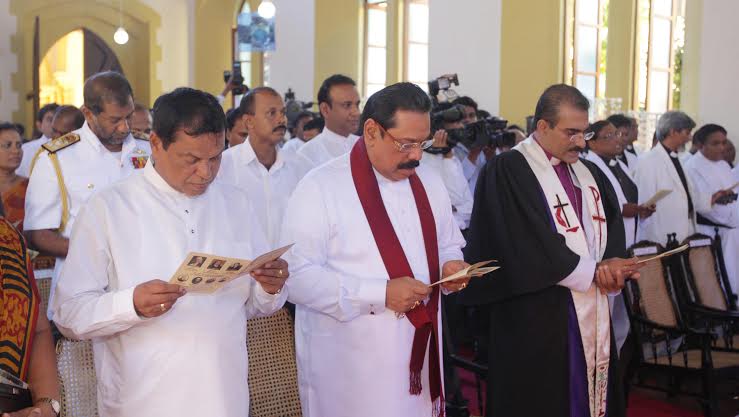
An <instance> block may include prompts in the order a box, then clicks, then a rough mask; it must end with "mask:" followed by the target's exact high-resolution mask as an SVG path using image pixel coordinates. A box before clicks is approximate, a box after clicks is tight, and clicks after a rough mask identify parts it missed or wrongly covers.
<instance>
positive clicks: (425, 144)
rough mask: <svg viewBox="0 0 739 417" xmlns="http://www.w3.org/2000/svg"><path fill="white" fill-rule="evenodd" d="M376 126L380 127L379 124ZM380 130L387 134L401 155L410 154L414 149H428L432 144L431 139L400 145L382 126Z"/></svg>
mask: <svg viewBox="0 0 739 417" xmlns="http://www.w3.org/2000/svg"><path fill="white" fill-rule="evenodd" d="M377 126H380V124H379V123H378V124H377ZM380 129H382V131H383V132H385V133H387V135H388V136H389V137H390V140H392V141H393V143H394V144H395V147H396V148H398V150H399V151H400V152H403V153H410V152H411V151H413V150H414V149H421V150H424V149H428V148H430V147H431V145H433V144H434V140H433V139H427V140H424V141H422V142H409V143H401V142H400V141H398V139H396V138H395V136H393V135H391V134H390V132H388V131H387V129H385V128H384V127H382V126H380Z"/></svg>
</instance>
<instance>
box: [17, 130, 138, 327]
mask: <svg viewBox="0 0 739 417" xmlns="http://www.w3.org/2000/svg"><path fill="white" fill-rule="evenodd" d="M69 135H78V136H79V139H80V140H79V142H76V143H73V144H71V145H69V146H67V147H64V148H63V149H60V150H58V151H56V153H55V154H56V158H57V160H58V161H59V162H58V165H59V167H60V171H61V175H62V181H63V183H64V185H65V189H66V196H65V197H66V206H65V204H64V202H63V200H62V190H60V187H59V177H58V176H57V171H56V169H55V168H54V162H52V160H51V158H50V157H49V153H48V152H46V151H44V152H41V154H39V156H38V159H37V160H36V163H35V165H34V168H33V172H32V173H31V177H30V179H29V181H28V191H27V192H26V206H25V208H26V218H25V220H24V222H23V227H24V229H25V230H45V229H55V230H56V229H59V230H60V233H61V235H62V236H64V237H66V238H69V237H70V235H71V233H72V227H73V225H74V223H75V220H76V218H77V214H78V213H79V211H80V209H81V208H82V206H83V205H84V204H85V202H86V201H87V200H88V199H89V198H90V196H92V195H93V194H94V193H96V192H98V191H100V190H101V189H104V188H105V187H107V186H109V185H110V184H112V183H114V182H116V181H118V180H120V179H123V178H127V177H128V176H130V175H131V174H133V173H134V172H136V171H137V170H140V169H141V167H143V166H144V164H145V163H146V161H147V159H148V158H149V155H150V154H151V146H149V142H147V141H145V140H139V139H136V138H134V137H133V136H132V135H130V134H129V135H128V136H127V137H126V139H124V141H123V147H122V150H121V152H110V151H109V150H108V149H107V148H105V146H103V144H102V143H101V142H100V139H98V137H97V136H96V135H95V133H93V131H92V130H91V129H90V127H89V126H88V125H87V122H85V124H83V125H82V127H81V128H80V129H78V130H75V131H74V132H72V133H70V134H69ZM65 137H67V136H63V137H62V138H58V139H57V140H60V139H63V138H65ZM50 143H54V141H52V142H50ZM65 220H66V223H65ZM63 265H64V258H56V263H55V264H54V273H53V275H52V281H51V295H50V297H49V308H51V304H52V301H53V300H54V295H55V293H56V282H57V280H58V278H59V273H60V271H61V269H62V266H63ZM48 316H49V319H53V317H52V316H51V310H49V311H48Z"/></svg>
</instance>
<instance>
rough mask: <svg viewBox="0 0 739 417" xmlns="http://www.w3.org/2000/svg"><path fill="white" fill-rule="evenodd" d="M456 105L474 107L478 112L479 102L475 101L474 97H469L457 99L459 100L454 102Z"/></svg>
mask: <svg viewBox="0 0 739 417" xmlns="http://www.w3.org/2000/svg"><path fill="white" fill-rule="evenodd" d="M454 104H459V105H462V106H467V107H472V108H473V109H475V111H477V102H476V101H475V100H473V99H472V97H468V96H462V97H457V99H456V100H454Z"/></svg>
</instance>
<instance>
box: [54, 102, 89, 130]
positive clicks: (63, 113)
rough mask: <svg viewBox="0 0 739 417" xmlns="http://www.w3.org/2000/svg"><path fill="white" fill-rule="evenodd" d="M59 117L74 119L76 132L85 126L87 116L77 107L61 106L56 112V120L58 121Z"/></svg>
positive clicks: (73, 123)
mask: <svg viewBox="0 0 739 417" xmlns="http://www.w3.org/2000/svg"><path fill="white" fill-rule="evenodd" d="M57 117H72V125H73V126H74V130H77V129H79V128H81V127H82V125H83V124H85V115H84V114H82V112H81V111H80V109H78V108H77V107H75V106H69V105H64V106H59V108H58V109H56V111H55V112H54V118H55V119H56V118H57Z"/></svg>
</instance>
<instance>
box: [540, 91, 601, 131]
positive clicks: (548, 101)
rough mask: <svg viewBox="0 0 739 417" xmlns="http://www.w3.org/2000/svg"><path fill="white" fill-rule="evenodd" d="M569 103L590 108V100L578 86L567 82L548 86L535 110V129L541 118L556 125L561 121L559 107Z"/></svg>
mask: <svg viewBox="0 0 739 417" xmlns="http://www.w3.org/2000/svg"><path fill="white" fill-rule="evenodd" d="M562 104H568V105H570V106H573V107H574V108H576V109H578V110H582V111H588V110H590V102H589V101H588V99H587V98H586V97H585V96H584V95H583V94H582V93H581V92H580V90H578V89H577V88H575V87H573V86H571V85H567V84H554V85H551V86H549V87H547V89H546V90H544V92H543V93H542V94H541V97H539V101H538V102H537V103H536V111H535V112H534V129H536V125H537V124H538V123H539V120H544V121H546V122H547V123H549V125H550V126H552V127H554V126H555V125H556V124H557V122H559V107H560V106H561V105H562Z"/></svg>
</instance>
